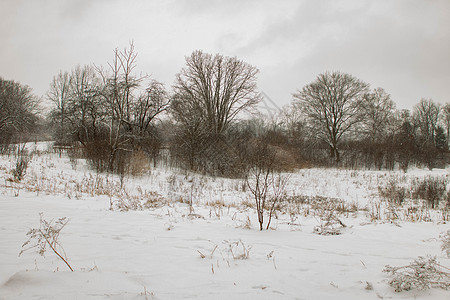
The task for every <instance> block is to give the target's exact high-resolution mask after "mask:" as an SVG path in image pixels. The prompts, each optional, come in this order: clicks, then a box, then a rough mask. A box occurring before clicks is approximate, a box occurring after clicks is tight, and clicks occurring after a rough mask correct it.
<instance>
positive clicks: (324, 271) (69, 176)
mask: <svg viewBox="0 0 450 300" xmlns="http://www.w3.org/2000/svg"><path fill="white" fill-rule="evenodd" d="M39 147H40V148H41V149H40V150H46V146H42V145H39ZM14 162H15V159H14V157H12V156H11V157H8V156H1V157H0V185H1V186H0V213H1V216H0V299H346V300H348V299H430V300H431V299H450V292H449V291H445V290H442V289H430V290H424V291H420V290H411V291H404V292H401V293H396V292H395V291H394V290H393V288H392V287H390V286H389V284H388V282H389V277H388V275H387V274H386V273H384V272H383V269H384V267H385V266H386V265H391V266H401V265H407V264H409V263H410V262H411V261H413V260H414V259H416V258H417V257H418V256H426V255H432V256H436V258H437V260H438V261H439V262H440V263H441V264H442V265H444V266H447V267H449V266H450V259H449V258H447V257H446V256H445V255H444V253H443V252H442V251H441V249H440V246H441V243H440V240H439V235H440V234H441V233H442V232H445V231H446V230H449V229H450V225H449V224H445V223H443V222H439V220H438V218H436V219H435V220H433V221H432V222H406V221H398V222H396V223H391V222H382V221H371V220H370V219H369V218H368V216H367V212H365V211H363V210H361V211H360V212H359V213H355V214H347V215H342V216H340V219H341V220H342V221H343V223H345V224H346V225H347V227H346V228H345V229H344V230H343V232H342V234H341V235H332V236H323V235H318V234H315V233H314V232H313V229H314V227H315V226H317V225H319V223H320V220H318V219H317V217H314V216H311V215H297V216H289V215H284V214H278V215H277V218H275V219H274V220H273V221H272V226H271V229H269V230H266V231H259V230H258V223H257V216H256V213H255V211H254V209H253V208H249V207H246V206H244V205H241V203H242V202H245V201H249V202H251V201H252V199H251V196H250V194H249V193H248V191H245V190H244V189H243V186H244V183H243V181H242V180H239V179H224V178H212V177H207V176H201V175H196V174H191V173H186V172H182V171H179V170H168V169H164V168H154V169H152V170H151V173H150V174H148V175H145V176H141V177H134V178H133V177H126V178H125V179H124V180H123V185H122V189H121V188H120V179H119V178H118V177H114V176H111V175H107V174H97V173H96V172H95V171H92V170H90V169H89V168H88V167H87V166H86V163H85V162H84V161H83V160H78V161H77V162H74V161H73V160H72V162H71V161H70V160H69V158H68V157H66V156H65V155H64V154H63V155H62V156H61V157H60V156H59V155H58V154H55V153H47V152H45V151H43V152H42V153H41V154H39V155H37V154H35V155H34V156H33V159H32V161H31V162H30V165H29V167H28V169H27V173H26V176H25V178H24V179H23V180H22V182H21V183H14V182H10V181H8V180H7V179H8V178H11V177H12V175H11V170H12V169H13V168H14ZM430 175H431V176H448V170H433V171H427V170H413V171H411V172H408V173H406V174H404V173H402V172H387V171H349V170H338V169H305V170H299V171H297V172H295V173H293V174H291V178H290V183H289V187H288V193H289V194H291V195H311V196H314V195H319V196H324V197H332V198H338V199H342V200H345V201H346V202H349V203H353V204H355V205H357V206H358V207H360V208H364V207H366V208H369V207H370V205H371V204H372V203H374V201H377V200H378V194H377V189H378V186H379V185H381V184H383V183H385V182H387V181H388V180H389V178H391V177H392V176H398V177H399V178H402V180H403V182H408V181H409V180H412V179H413V178H417V177H423V176H430ZM94 184H97V185H102V186H103V187H104V191H103V193H96V192H93V191H92V190H90V188H89V186H93V185H94ZM105 189H106V190H109V192H110V193H109V195H108V191H106V190H105ZM120 190H122V191H124V190H125V191H126V193H123V192H120ZM150 192H154V193H153V194H151V193H150ZM120 193H122V194H120ZM155 193H158V195H160V197H161V198H162V199H166V200H167V201H165V202H164V203H163V204H162V205H158V206H156V207H152V208H144V209H140V210H128V211H121V210H119V209H113V210H111V209H110V205H111V201H112V202H113V203H119V202H118V201H119V198H120V197H122V198H123V197H125V196H126V197H132V196H133V195H135V196H136V195H137V196H139V195H140V198H139V199H141V200H142V199H144V198H145V197H147V198H148V197H150V198H151V197H152V196H151V195H154V194H155ZM119 194H120V195H121V196H120V197H119V196H117V195H119ZM142 195H145V197H144V196H142ZM149 195H150V196H149ZM158 197H159V196H158ZM147 198H145V199H147ZM191 201H192V203H193V207H192V209H191V208H190V207H189V205H188V204H187V203H186V202H191ZM113 207H115V206H113ZM116 208H117V207H116ZM40 212H42V213H43V217H44V218H45V219H46V220H51V219H55V220H56V219H58V218H61V217H67V218H68V219H69V220H70V221H69V222H68V224H67V225H66V227H65V228H64V229H63V230H62V231H61V235H60V243H61V245H62V246H63V247H64V249H65V252H66V254H67V257H68V261H69V263H70V264H71V266H72V267H73V268H74V272H71V271H70V270H69V269H68V268H67V267H66V265H65V264H64V263H63V262H62V261H61V260H60V259H59V258H58V257H57V256H56V255H55V254H54V253H52V252H51V251H50V250H49V249H48V250H47V252H46V253H45V257H42V256H40V255H39V254H37V253H36V252H33V251H27V252H25V253H23V254H22V255H21V256H20V257H19V256H18V254H19V252H20V251H21V249H22V248H21V247H22V244H23V243H24V242H25V241H26V240H27V238H28V237H27V236H26V233H27V232H28V230H29V229H30V228H37V227H38V226H39V213H40ZM244 256H248V257H244ZM241 258H243V259H241ZM368 284H370V285H372V286H373V289H366V287H367V286H368Z"/></svg>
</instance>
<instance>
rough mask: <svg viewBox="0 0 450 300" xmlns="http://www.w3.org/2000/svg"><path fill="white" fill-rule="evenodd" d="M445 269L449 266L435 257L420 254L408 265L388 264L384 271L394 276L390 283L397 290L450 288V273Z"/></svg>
mask: <svg viewBox="0 0 450 300" xmlns="http://www.w3.org/2000/svg"><path fill="white" fill-rule="evenodd" d="M443 270H448V268H446V267H444V266H442V265H440V264H439V263H438V262H437V261H436V258H435V257H428V258H425V257H421V256H419V258H418V259H416V260H414V261H413V262H412V263H410V264H409V265H407V266H402V267H391V266H389V265H387V266H386V267H385V269H384V272H386V273H388V274H389V275H391V276H392V277H393V278H392V279H391V280H390V281H389V284H390V285H391V286H392V287H393V288H394V289H395V291H396V292H401V291H409V290H411V289H419V290H426V289H430V288H441V289H445V290H449V289H450V273H448V272H446V271H443Z"/></svg>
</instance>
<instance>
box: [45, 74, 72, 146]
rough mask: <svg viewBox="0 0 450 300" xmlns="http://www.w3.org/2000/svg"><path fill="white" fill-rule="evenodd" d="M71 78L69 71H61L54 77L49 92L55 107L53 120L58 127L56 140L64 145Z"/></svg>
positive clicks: (52, 115)
mask: <svg viewBox="0 0 450 300" xmlns="http://www.w3.org/2000/svg"><path fill="white" fill-rule="evenodd" d="M70 78H71V77H70V75H69V73H68V72H67V71H66V72H62V71H60V72H59V74H58V75H56V76H54V77H53V80H52V82H51V83H50V89H49V90H48V92H47V98H48V99H49V100H50V101H52V102H53V104H54V105H55V107H54V109H53V111H52V114H51V118H52V120H53V122H54V123H55V125H56V126H57V129H56V133H57V137H56V140H57V141H60V142H62V143H64V142H65V141H66V140H67V132H66V130H67V129H68V128H67V122H68V106H69V101H70V96H71V95H70V86H71V83H70Z"/></svg>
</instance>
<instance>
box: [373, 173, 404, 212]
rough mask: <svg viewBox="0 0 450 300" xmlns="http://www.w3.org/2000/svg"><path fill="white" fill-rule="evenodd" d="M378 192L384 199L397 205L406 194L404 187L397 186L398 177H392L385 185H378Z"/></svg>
mask: <svg viewBox="0 0 450 300" xmlns="http://www.w3.org/2000/svg"><path fill="white" fill-rule="evenodd" d="M378 193H379V194H380V196H381V197H382V198H383V199H384V200H386V201H388V202H392V203H394V204H397V205H401V204H402V203H403V201H405V199H406V196H407V193H406V188H405V187H401V186H399V183H398V179H396V178H393V177H392V178H390V179H389V181H388V183H387V185H386V186H385V187H381V186H379V187H378Z"/></svg>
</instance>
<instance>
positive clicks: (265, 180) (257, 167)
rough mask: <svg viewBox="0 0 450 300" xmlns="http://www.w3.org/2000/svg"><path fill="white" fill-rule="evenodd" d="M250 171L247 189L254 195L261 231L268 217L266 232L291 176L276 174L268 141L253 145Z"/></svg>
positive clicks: (273, 151)
mask: <svg viewBox="0 0 450 300" xmlns="http://www.w3.org/2000/svg"><path fill="white" fill-rule="evenodd" d="M250 147H251V148H252V149H251V150H250V153H249V154H250V155H249V165H250V166H249V169H248V174H247V176H246V183H247V187H248V189H249V190H250V192H251V194H252V195H253V199H254V200H255V205H256V213H257V215H258V223H259V230H263V228H264V216H265V215H267V224H266V225H265V228H266V230H267V229H269V226H270V223H271V221H272V217H273V215H274V213H275V211H276V209H277V205H279V204H280V202H281V201H282V199H283V197H284V196H285V192H286V186H287V184H288V181H289V178H290V176H289V175H281V174H280V173H278V174H277V173H276V169H277V165H276V164H277V163H278V162H277V161H276V154H275V150H274V148H272V147H271V146H270V145H269V142H268V141H267V139H266V140H255V141H254V143H251V145H250Z"/></svg>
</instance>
